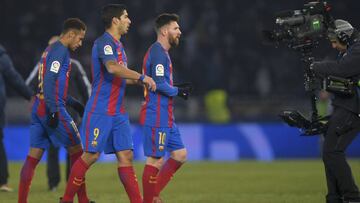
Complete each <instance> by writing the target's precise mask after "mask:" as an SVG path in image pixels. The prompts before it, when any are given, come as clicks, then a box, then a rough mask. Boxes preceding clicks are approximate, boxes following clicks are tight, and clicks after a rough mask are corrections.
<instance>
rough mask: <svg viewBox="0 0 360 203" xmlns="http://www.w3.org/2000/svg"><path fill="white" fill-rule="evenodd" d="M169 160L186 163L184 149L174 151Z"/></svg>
mask: <svg viewBox="0 0 360 203" xmlns="http://www.w3.org/2000/svg"><path fill="white" fill-rule="evenodd" d="M171 158H173V159H174V160H176V161H178V162H181V163H185V162H186V161H187V151H186V149H180V150H176V151H174V152H173V153H172V154H171Z"/></svg>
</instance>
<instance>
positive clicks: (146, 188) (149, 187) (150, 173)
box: [142, 165, 159, 203]
mask: <svg viewBox="0 0 360 203" xmlns="http://www.w3.org/2000/svg"><path fill="white" fill-rule="evenodd" d="M158 172H159V169H158V168H156V167H154V166H151V165H145V167H144V172H143V176H142V184H143V194H144V203H152V202H153V198H154V193H155V185H156V183H157V180H156V179H157V174H158Z"/></svg>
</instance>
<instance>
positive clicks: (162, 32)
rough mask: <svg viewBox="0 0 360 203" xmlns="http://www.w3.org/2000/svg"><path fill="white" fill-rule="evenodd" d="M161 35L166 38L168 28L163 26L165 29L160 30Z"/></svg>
mask: <svg viewBox="0 0 360 203" xmlns="http://www.w3.org/2000/svg"><path fill="white" fill-rule="evenodd" d="M160 33H161V35H163V36H166V35H167V33H168V29H167V27H166V26H163V27H162V28H161V29H160Z"/></svg>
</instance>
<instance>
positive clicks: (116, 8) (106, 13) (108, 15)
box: [101, 4, 127, 29]
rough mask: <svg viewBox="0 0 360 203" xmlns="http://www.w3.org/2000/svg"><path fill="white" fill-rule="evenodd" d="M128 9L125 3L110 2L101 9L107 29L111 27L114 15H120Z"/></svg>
mask: <svg viewBox="0 0 360 203" xmlns="http://www.w3.org/2000/svg"><path fill="white" fill-rule="evenodd" d="M125 10H127V9H126V6H125V5H124V4H108V5H106V6H104V7H103V8H102V9H101V20H102V22H103V23H104V26H105V29H108V28H110V27H111V22H112V19H113V18H114V17H120V16H122V15H123V13H124V11H125Z"/></svg>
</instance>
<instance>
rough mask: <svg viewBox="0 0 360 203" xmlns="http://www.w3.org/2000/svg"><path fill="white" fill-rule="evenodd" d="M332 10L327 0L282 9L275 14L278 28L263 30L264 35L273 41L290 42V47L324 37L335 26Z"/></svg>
mask: <svg viewBox="0 0 360 203" xmlns="http://www.w3.org/2000/svg"><path fill="white" fill-rule="evenodd" d="M330 10H331V8H330V6H329V5H328V4H327V3H326V2H310V3H308V4H305V5H304V7H303V8H302V9H300V10H292V11H281V12H279V13H278V14H276V15H275V16H276V21H275V23H276V25H277V28H276V29H274V30H273V31H263V34H264V37H265V38H266V40H268V41H271V42H276V43H279V42H288V43H289V46H290V47H293V46H297V45H299V44H304V43H306V42H308V41H309V40H310V41H315V40H316V39H319V38H323V37H325V36H326V35H327V32H328V28H329V27H333V26H334V21H333V19H332V17H331V16H330V14H329V12H330Z"/></svg>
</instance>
